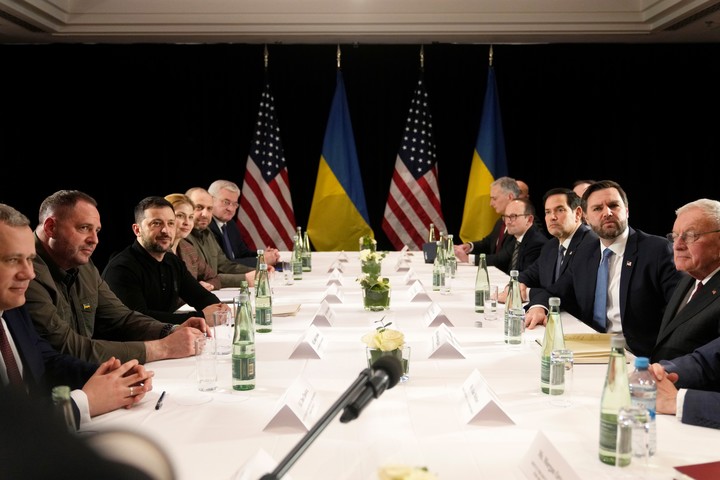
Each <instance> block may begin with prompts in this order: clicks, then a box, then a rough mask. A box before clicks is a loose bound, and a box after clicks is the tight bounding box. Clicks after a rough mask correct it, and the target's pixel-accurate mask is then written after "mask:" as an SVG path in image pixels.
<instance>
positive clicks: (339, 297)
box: [322, 285, 344, 303]
mask: <svg viewBox="0 0 720 480" xmlns="http://www.w3.org/2000/svg"><path fill="white" fill-rule="evenodd" d="M343 298H344V296H343V294H342V292H341V291H340V290H339V289H338V287H337V285H330V287H328V289H327V290H325V295H324V296H323V299H322V301H324V302H327V303H343Z"/></svg>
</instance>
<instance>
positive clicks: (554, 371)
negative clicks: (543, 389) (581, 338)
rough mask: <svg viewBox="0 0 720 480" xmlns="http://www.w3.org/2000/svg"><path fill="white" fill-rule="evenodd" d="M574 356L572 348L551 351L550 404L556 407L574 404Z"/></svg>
mask: <svg viewBox="0 0 720 480" xmlns="http://www.w3.org/2000/svg"><path fill="white" fill-rule="evenodd" d="M573 366H574V357H573V352H572V350H553V351H552V352H550V384H549V392H548V393H549V394H550V404H551V405H555V406H556V407H569V406H570V405H572V384H573Z"/></svg>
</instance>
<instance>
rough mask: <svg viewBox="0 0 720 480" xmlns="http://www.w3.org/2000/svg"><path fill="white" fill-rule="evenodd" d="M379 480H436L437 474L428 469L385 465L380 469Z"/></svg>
mask: <svg viewBox="0 0 720 480" xmlns="http://www.w3.org/2000/svg"><path fill="white" fill-rule="evenodd" d="M378 479H379V480H436V479H437V477H436V476H435V474H433V473H430V472H428V471H427V469H426V468H419V467H408V466H407V465H385V466H384V467H381V468H380V469H378Z"/></svg>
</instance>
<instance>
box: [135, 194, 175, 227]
mask: <svg viewBox="0 0 720 480" xmlns="http://www.w3.org/2000/svg"><path fill="white" fill-rule="evenodd" d="M165 207H167V208H169V209H170V210H172V211H173V212H174V211H175V208H173V204H172V203H170V202H168V201H167V200H165V199H164V198H163V197H159V196H156V195H153V196H151V197H145V198H143V199H142V200H140V202H139V203H138V204H137V205H136V206H135V223H137V224H138V225H140V224H141V223H142V221H143V219H144V218H145V210H147V209H148V208H165Z"/></svg>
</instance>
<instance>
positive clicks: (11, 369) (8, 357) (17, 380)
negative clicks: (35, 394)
mask: <svg viewBox="0 0 720 480" xmlns="http://www.w3.org/2000/svg"><path fill="white" fill-rule="evenodd" d="M7 335H8V334H7V333H6V332H5V327H3V325H2V324H1V323H0V352H1V353H2V356H3V360H4V361H5V370H7V376H8V380H9V381H10V385H22V383H23V380H22V375H20V369H19V368H18V365H17V361H16V360H15V355H13V351H12V347H10V342H9V341H8V337H7Z"/></svg>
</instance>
